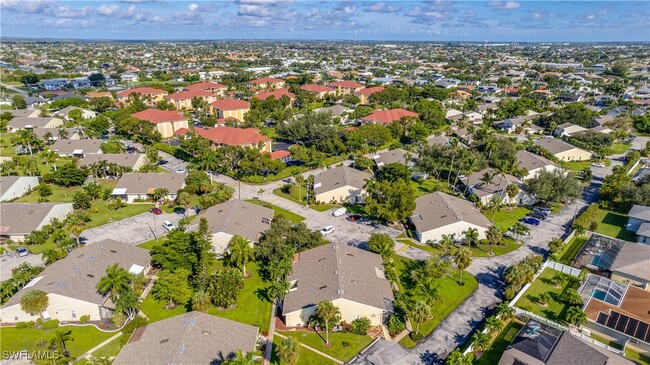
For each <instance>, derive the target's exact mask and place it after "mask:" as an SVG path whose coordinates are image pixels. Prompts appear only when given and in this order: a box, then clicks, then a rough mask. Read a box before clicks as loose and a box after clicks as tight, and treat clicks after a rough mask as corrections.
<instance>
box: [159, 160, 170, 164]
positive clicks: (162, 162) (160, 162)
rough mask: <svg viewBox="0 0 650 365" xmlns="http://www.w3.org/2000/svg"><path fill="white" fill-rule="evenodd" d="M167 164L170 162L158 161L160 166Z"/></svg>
mask: <svg viewBox="0 0 650 365" xmlns="http://www.w3.org/2000/svg"><path fill="white" fill-rule="evenodd" d="M167 162H169V161H167V160H160V161H158V165H164V164H166V163H167Z"/></svg>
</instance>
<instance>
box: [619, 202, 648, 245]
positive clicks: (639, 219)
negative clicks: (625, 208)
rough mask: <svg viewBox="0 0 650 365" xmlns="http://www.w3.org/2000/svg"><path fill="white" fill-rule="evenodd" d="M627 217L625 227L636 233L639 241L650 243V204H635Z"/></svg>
mask: <svg viewBox="0 0 650 365" xmlns="http://www.w3.org/2000/svg"><path fill="white" fill-rule="evenodd" d="M627 217H628V218H627V224H626V225H625V228H626V229H627V230H629V231H632V232H634V233H636V238H637V242H640V243H646V244H650V206H646V205H638V204H635V205H634V206H632V208H631V209H630V211H629V213H627Z"/></svg>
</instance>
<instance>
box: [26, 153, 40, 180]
mask: <svg viewBox="0 0 650 365" xmlns="http://www.w3.org/2000/svg"><path fill="white" fill-rule="evenodd" d="M23 169H24V170H25V173H27V174H29V175H30V176H34V175H36V174H38V161H37V160H36V158H35V157H29V158H26V159H24V160H23Z"/></svg>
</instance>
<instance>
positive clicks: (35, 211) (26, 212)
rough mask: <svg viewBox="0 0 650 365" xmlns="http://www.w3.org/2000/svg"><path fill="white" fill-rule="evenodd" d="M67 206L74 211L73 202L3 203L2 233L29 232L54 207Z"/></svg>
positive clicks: (36, 226) (1, 207) (70, 210)
mask: <svg viewBox="0 0 650 365" xmlns="http://www.w3.org/2000/svg"><path fill="white" fill-rule="evenodd" d="M3 184H4V180H3ZM66 206H67V208H68V210H69V212H70V213H72V203H1V204H0V217H2V220H1V221H0V234H3V235H24V234H29V233H31V232H32V231H33V230H35V229H37V228H38V227H39V226H40V225H41V223H43V222H44V221H45V218H47V216H48V215H49V214H50V212H51V211H52V209H53V208H54V207H66ZM45 223H49V222H45Z"/></svg>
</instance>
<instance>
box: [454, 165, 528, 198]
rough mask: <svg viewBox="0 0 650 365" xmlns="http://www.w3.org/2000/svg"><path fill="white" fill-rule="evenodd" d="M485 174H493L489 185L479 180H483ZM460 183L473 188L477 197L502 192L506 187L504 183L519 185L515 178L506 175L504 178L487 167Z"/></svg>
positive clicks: (519, 182)
mask: <svg viewBox="0 0 650 365" xmlns="http://www.w3.org/2000/svg"><path fill="white" fill-rule="evenodd" d="M487 172H489V173H491V174H494V175H493V178H492V181H490V183H489V184H486V183H485V182H484V181H482V180H481V178H483V174H485V173H487ZM462 181H463V184H465V185H466V186H473V187H474V188H473V190H474V194H476V195H477V196H479V197H483V196H487V195H491V194H494V193H496V192H498V191H502V190H503V189H505V187H506V186H507V185H506V183H508V184H521V180H519V179H517V178H516V177H514V176H512V175H510V174H506V175H505V176H504V177H502V176H501V175H500V174H499V172H498V171H496V170H493V169H491V168H489V167H488V168H486V169H483V170H481V171H477V172H473V173H471V174H470V175H469V176H468V177H466V178H465V179H463V180H462Z"/></svg>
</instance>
